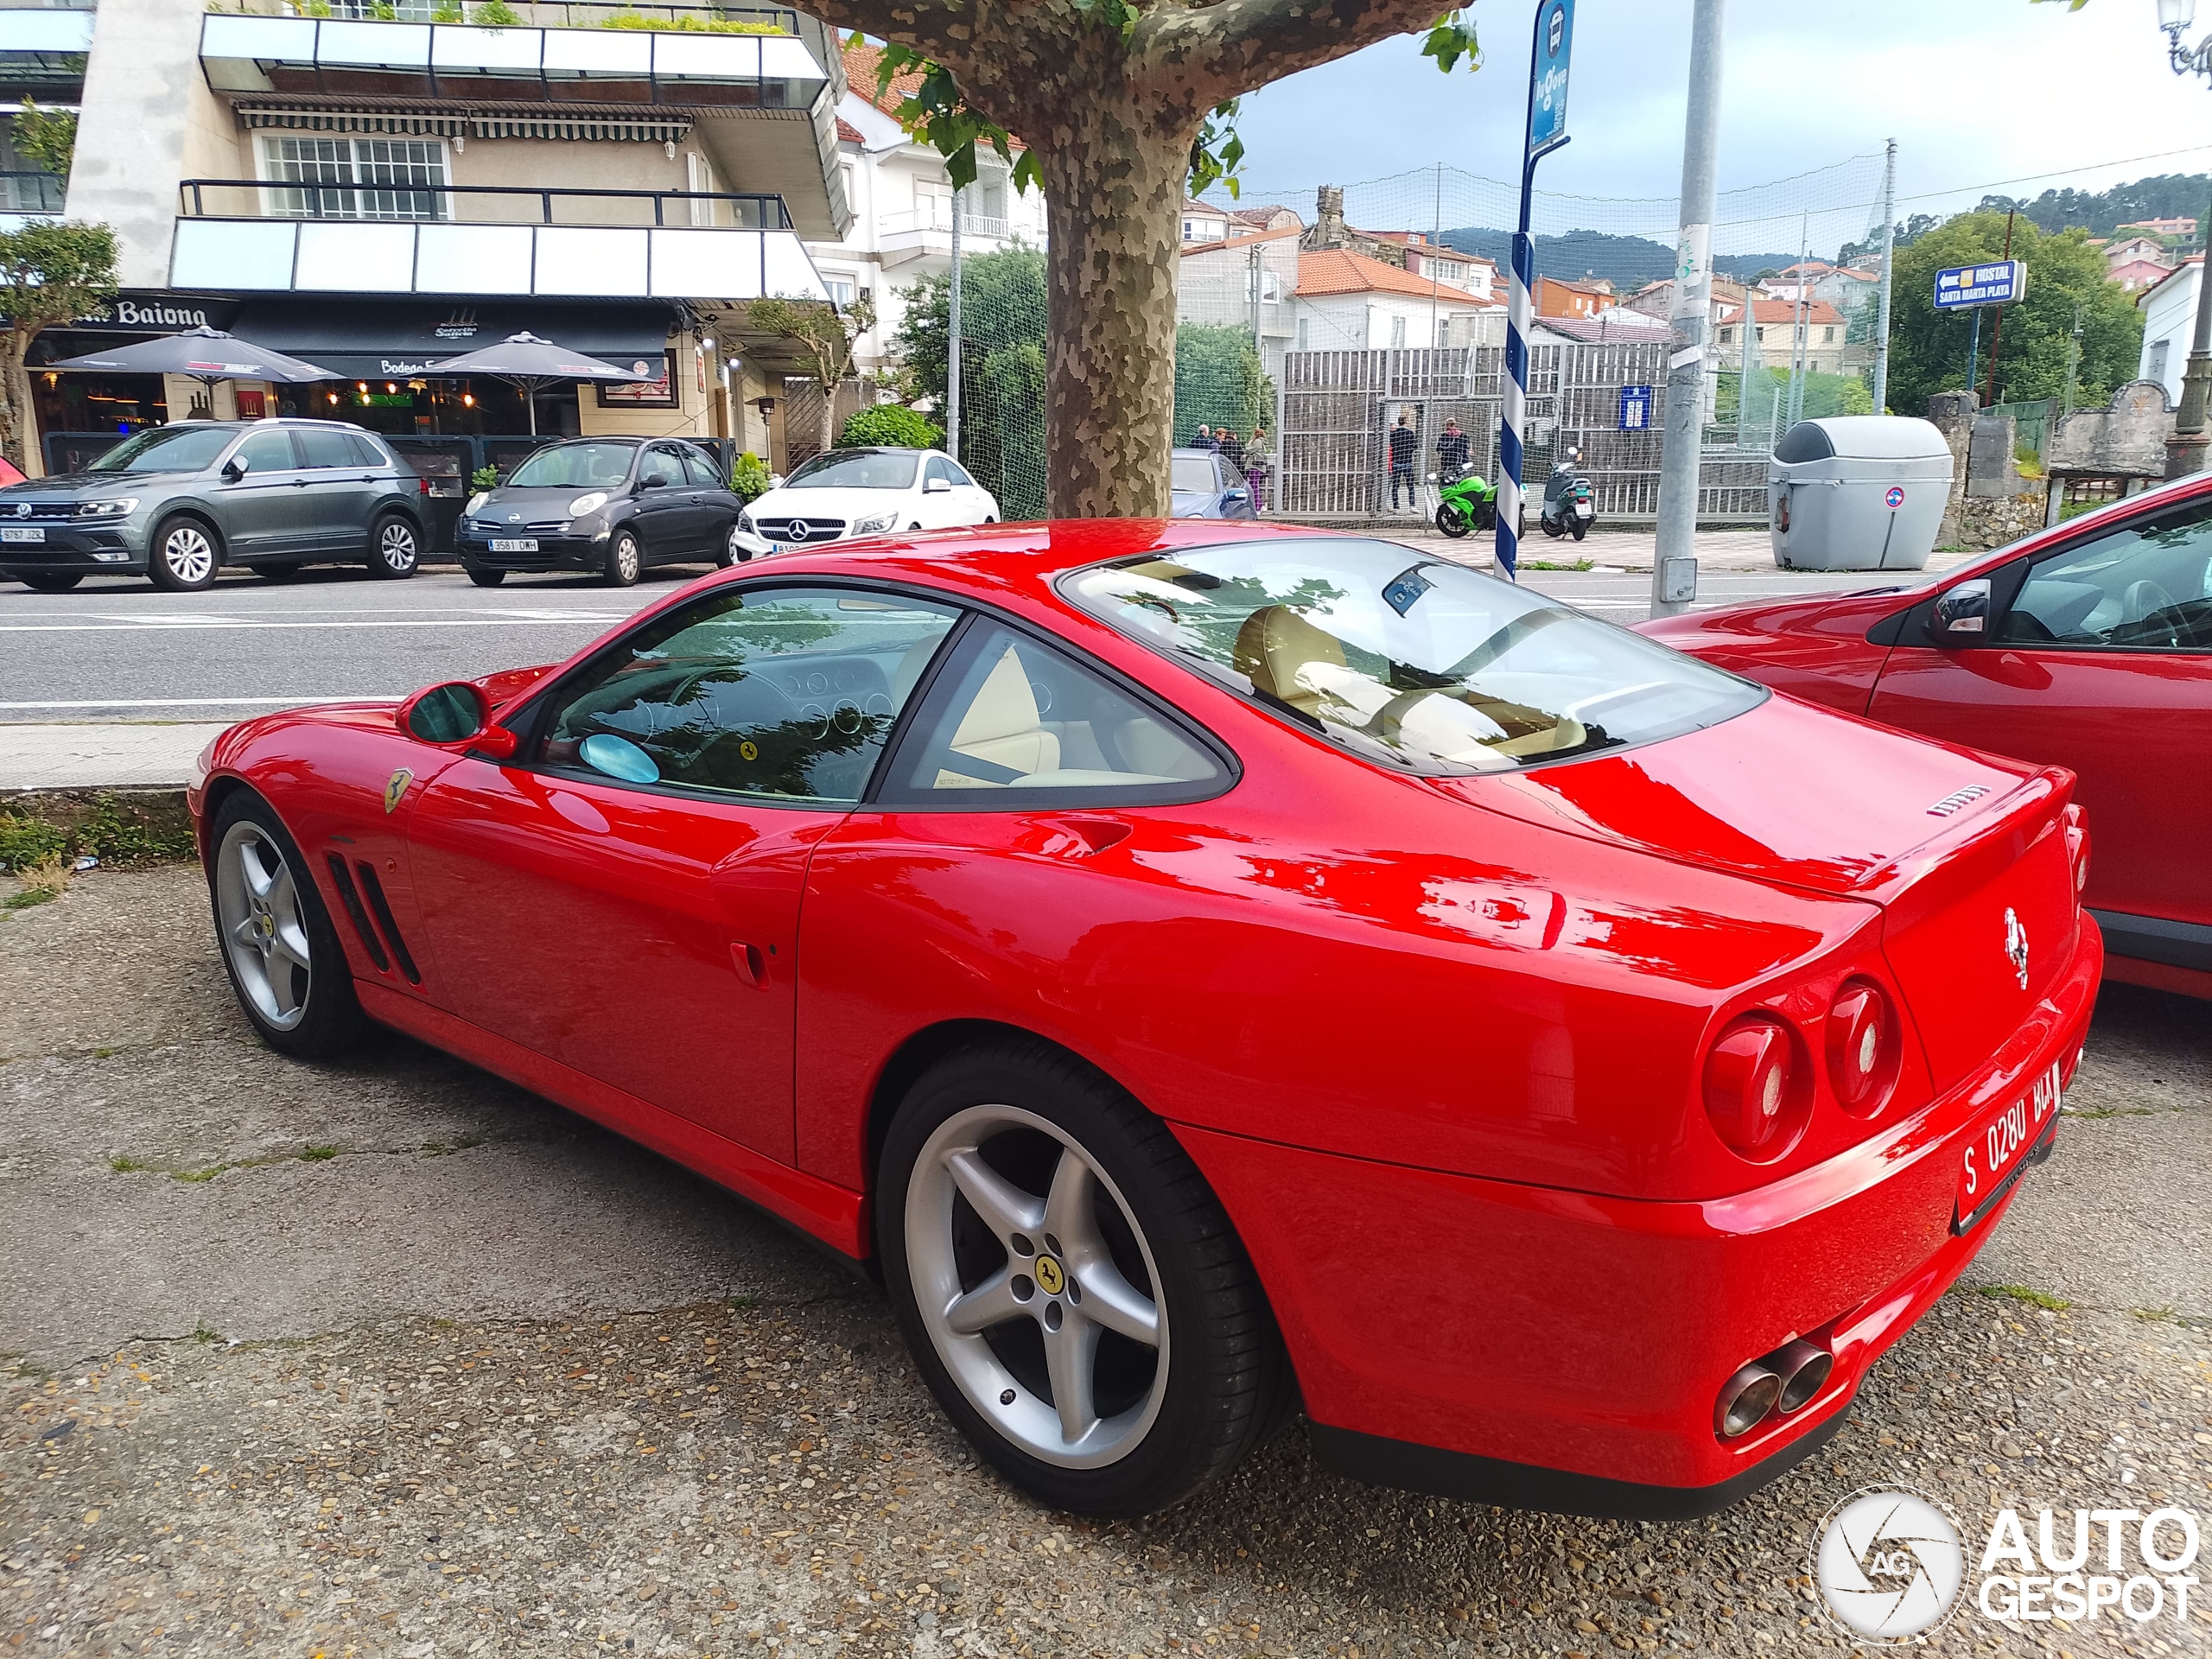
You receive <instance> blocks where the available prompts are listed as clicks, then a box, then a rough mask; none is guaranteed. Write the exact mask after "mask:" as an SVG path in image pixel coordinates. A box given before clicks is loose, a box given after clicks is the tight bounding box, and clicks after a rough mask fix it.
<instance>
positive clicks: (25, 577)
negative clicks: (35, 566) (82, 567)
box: [16, 570, 85, 594]
mask: <svg viewBox="0 0 2212 1659" xmlns="http://www.w3.org/2000/svg"><path fill="white" fill-rule="evenodd" d="M84 579H85V577H84V573H83V572H82V571H79V570H55V571H51V572H49V571H45V570H32V571H26V572H25V573H24V574H22V575H19V576H17V577H16V581H17V582H22V584H23V586H24V587H26V588H29V589H30V590H31V591H32V592H33V593H35V594H66V593H67V592H68V591H69V590H70V589H71V588H74V587H75V586H76V585H77V584H78V583H79V582H82V581H83V580H84Z"/></svg>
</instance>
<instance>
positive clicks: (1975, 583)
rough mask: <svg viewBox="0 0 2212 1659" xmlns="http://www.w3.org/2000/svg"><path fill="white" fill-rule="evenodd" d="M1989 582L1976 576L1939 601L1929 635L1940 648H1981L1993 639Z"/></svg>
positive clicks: (1931, 619)
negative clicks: (1975, 646)
mask: <svg viewBox="0 0 2212 1659" xmlns="http://www.w3.org/2000/svg"><path fill="white" fill-rule="evenodd" d="M1989 597H1990V594H1989V580H1988V578H1987V577H1986V576H1976V577H1974V578H1973V579H1972V580H1970V581H1967V582H1959V583H1957V584H1956V585H1955V586H1954V587H1952V588H1948V590H1946V592H1945V593H1944V594H1943V596H1942V598H1941V599H1939V600H1937V601H1936V610H1935V613H1934V614H1933V615H1932V616H1930V617H1929V619H1928V632H1929V636H1930V637H1931V638H1932V639H1934V640H1935V641H1936V644H1937V645H1980V643H1981V642H1982V641H1983V640H1985V639H1987V638H1988V637H1989Z"/></svg>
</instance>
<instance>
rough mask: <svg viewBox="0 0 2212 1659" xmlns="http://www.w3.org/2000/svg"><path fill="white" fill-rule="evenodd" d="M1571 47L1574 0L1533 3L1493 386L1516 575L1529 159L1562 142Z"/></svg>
mask: <svg viewBox="0 0 2212 1659" xmlns="http://www.w3.org/2000/svg"><path fill="white" fill-rule="evenodd" d="M1573 47H1574V0H1538V3H1537V6H1536V21H1535V38H1534V40H1533V41H1532V42H1531V43H1530V46H1529V125H1528V141H1529V142H1528V147H1527V149H1525V150H1524V151H1523V152H1522V159H1521V219H1520V223H1519V225H1518V226H1517V227H1516V229H1515V231H1514V232H1513V273H1512V282H1511V286H1510V287H1509V288H1508V289H1507V290H1506V297H1505V378H1504V380H1503V382H1502V383H1500V385H1499V386H1498V414H1499V417H1500V419H1499V424H1498V433H1497V470H1498V472H1499V474H1501V476H1500V477H1499V479H1498V480H1497V568H1498V569H1499V571H1500V572H1501V573H1503V575H1504V576H1505V578H1506V579H1507V580H1508V581H1516V580H1518V575H1517V572H1518V569H1519V566H1520V559H1521V502H1522V494H1523V492H1522V478H1521V462H1522V448H1521V428H1522V416H1523V415H1525V414H1526V413H1527V410H1528V403H1529V324H1530V322H1531V321H1532V313H1533V312H1534V310H1535V305H1534V303H1533V302H1532V300H1531V296H1530V290H1531V289H1533V288H1534V287H1535V282H1536V245H1535V242H1534V240H1532V239H1531V238H1530V237H1529V207H1530V206H1531V197H1532V195H1533V194H1534V192H1535V185H1536V162H1537V160H1538V158H1539V157H1541V156H1546V155H1548V154H1549V153H1550V152H1551V151H1553V150H1554V149H1558V148H1559V147H1560V145H1561V144H1563V143H1566V142H1567V59H1568V56H1569V54H1571V53H1572V51H1573Z"/></svg>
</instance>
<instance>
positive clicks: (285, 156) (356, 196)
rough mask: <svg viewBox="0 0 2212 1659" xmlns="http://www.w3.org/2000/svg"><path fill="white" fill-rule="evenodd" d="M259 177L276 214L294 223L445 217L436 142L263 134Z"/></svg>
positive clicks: (448, 209) (448, 210) (447, 203)
mask: <svg viewBox="0 0 2212 1659" xmlns="http://www.w3.org/2000/svg"><path fill="white" fill-rule="evenodd" d="M261 161H262V177H263V178H264V179H266V180H268V181H270V182H271V183H273V184H279V185H282V186H283V187H286V188H278V189H273V190H270V191H269V192H268V193H267V194H268V195H269V197H270V211H271V212H272V213H277V214H281V215H283V216H285V217H289V218H296V219H450V218H452V217H453V210H452V206H451V202H452V199H451V198H450V197H449V196H448V195H447V194H446V193H445V191H444V190H443V189H442V188H440V187H442V186H443V185H444V184H445V183H446V182H447V174H446V147H445V144H444V143H443V142H442V141H441V140H439V139H435V138H324V137H284V136H280V135H277V134H275V133H270V134H266V135H264V137H263V138H262V141H261Z"/></svg>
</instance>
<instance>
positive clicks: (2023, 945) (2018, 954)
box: [2005, 910, 2028, 990]
mask: <svg viewBox="0 0 2212 1659" xmlns="http://www.w3.org/2000/svg"><path fill="white" fill-rule="evenodd" d="M2005 959H2006V960H2007V961H2008V962H2010V963H2012V972H2013V975H2014V976H2015V977H2017V978H2018V980H2019V982H2020V988H2021V989H2022V990H2026V989H2027V988H2028V930H2027V929H2026V928H2025V927H2024V926H2022V925H2021V924H2020V918H2018V916H2017V915H2015V914H2014V913H2013V912H2012V911H2010V910H2007V911H2006V912H2005Z"/></svg>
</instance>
